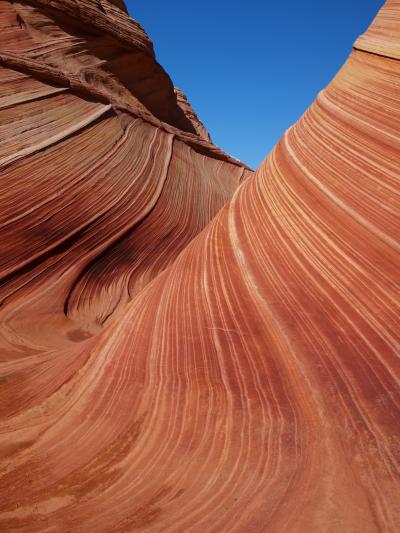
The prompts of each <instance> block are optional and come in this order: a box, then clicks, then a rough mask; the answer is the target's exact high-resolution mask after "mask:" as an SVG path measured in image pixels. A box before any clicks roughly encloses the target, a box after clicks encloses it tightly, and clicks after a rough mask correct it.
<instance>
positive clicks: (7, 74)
mask: <svg viewBox="0 0 400 533" xmlns="http://www.w3.org/2000/svg"><path fill="white" fill-rule="evenodd" d="M105 3H106V2H104V1H102V2H101V4H102V5H103V4H105ZM5 4H7V3H5ZM34 4H35V6H36V9H37V8H38V7H37V6H39V7H40V6H41V4H44V2H35V3H34ZM59 4H61V2H59ZM67 4H68V3H67V2H65V5H67ZM6 7H7V6H6ZM2 9H3V13H4V8H2ZM113 9H114V10H115V9H116V8H113ZM399 13H400V4H399V2H397V1H389V2H387V3H386V4H385V6H384V7H383V9H382V11H381V13H380V14H379V15H378V17H377V18H376V20H375V21H374V23H373V25H372V26H371V28H370V30H369V31H368V32H367V33H366V34H365V35H364V36H362V37H361V38H360V39H359V40H358V41H357V43H356V45H355V50H354V51H353V53H352V54H351V56H350V58H349V60H348V61H347V63H346V64H345V66H344V67H343V68H342V70H341V71H340V72H339V73H338V75H337V76H336V77H335V79H334V80H333V81H332V83H331V84H330V85H329V86H328V87H327V89H326V90H324V91H323V92H321V93H320V94H319V96H318V98H317V100H316V102H315V103H314V104H313V105H312V106H311V108H310V109H309V110H308V111H307V112H306V113H305V114H304V116H303V117H302V118H301V119H300V120H299V122H298V123H297V124H296V125H295V126H294V127H292V128H291V129H290V130H289V131H288V132H287V133H286V134H285V135H284V137H283V138H282V140H281V141H280V142H279V143H278V145H277V146H276V148H275V149H274V150H273V151H272V153H271V154H270V155H269V156H268V157H267V159H266V160H265V161H264V163H263V164H262V165H261V167H260V168H259V169H258V171H257V172H256V173H255V174H254V175H251V173H250V172H249V171H248V170H247V169H246V168H245V167H244V166H242V165H240V164H239V163H238V162H235V161H234V160H232V159H230V158H229V157H228V156H225V155H224V154H222V153H221V152H220V151H218V149H216V148H215V147H213V146H212V145H211V144H210V143H209V141H208V139H207V138H206V136H204V135H201V132H199V134H198V135H196V134H193V133H188V132H184V131H182V130H178V129H177V128H176V127H175V126H174V127H173V128H175V129H170V128H171V127H172V126H171V125H168V124H166V123H165V122H162V123H160V122H157V120H158V121H159V119H158V118H157V117H155V118H154V115H152V113H151V111H150V110H148V109H147V108H146V113H147V114H148V115H149V116H150V115H152V116H151V117H150V118H148V120H145V117H144V113H139V112H138V108H135V109H136V111H135V112H136V115H135V112H134V109H133V107H131V108H129V109H128V107H129V106H125V107H124V109H121V107H119V106H118V105H116V100H115V99H113V98H104V99H102V100H101V101H100V100H99V99H97V98H96V97H95V96H94V95H92V97H91V98H89V97H88V96H87V93H85V94H86V96H85V97H84V96H83V94H82V93H81V92H79V90H80V89H79V88H78V89H79V90H78V89H77V88H76V87H75V86H74V87H71V86H63V85H62V84H61V85H60V84H56V83H54V82H53V83H48V82H47V83H45V82H44V81H43V78H42V77H41V78H40V79H39V78H38V77H35V76H34V75H32V73H31V72H30V73H29V75H28V74H26V73H25V72H24V69H23V68H22V67H21V64H20V66H19V67H18V70H13V68H10V64H8V68H5V67H4V68H3V69H2V70H1V73H0V75H1V85H0V87H1V93H0V97H1V99H0V105H2V108H1V111H0V131H2V132H4V135H3V136H2V139H4V140H3V142H2V143H1V144H0V150H1V152H0V158H1V159H0V164H1V165H2V170H1V177H2V179H3V188H2V195H1V206H2V208H1V210H0V213H1V216H2V230H1V231H2V248H3V250H2V254H1V256H2V261H3V264H2V286H1V298H2V306H1V307H0V319H1V337H0V339H1V340H0V343H1V344H0V345H1V347H2V349H1V362H0V375H1V378H2V387H1V388H0V415H1V418H0V453H1V457H2V462H1V463H0V473H1V477H0V494H1V498H0V529H2V530H4V531H27V532H28V531H65V532H67V531H82V532H87V531H96V532H97V531H99V532H103V531H104V532H106V531H107V532H108V531H163V532H167V531H169V532H171V533H172V532H177V531H182V532H184V531H185V532H186V531H194V532H195V531H215V532H220V531H238V532H247V531H271V532H272V531H273V532H287V531H298V532H304V531H310V532H311V531H318V532H319V531H329V532H343V531H349V532H350V531H354V532H363V533H364V532H378V531H379V532H380V531H387V532H396V531H398V530H399V528H400V516H399V494H400V485H399V477H398V475H399V445H398V442H399V433H400V431H399V429H400V424H399V420H400V413H399V403H400V393H399V377H400V367H399V359H398V356H399V327H398V317H399V292H398V290H399V254H398V252H399V244H398V232H399V231H398V228H399V225H398V213H399V195H398V191H399V187H398V179H399V175H400V161H399V153H400V151H399V148H400V128H399V124H400V91H399V86H400V63H399V61H398V55H397V51H398V48H399V34H398V32H397V24H396V21H398V20H399V17H400V15H399ZM394 28H395V29H394ZM14 68H16V66H15V65H14ZM3 89H4V90H3ZM10 89H11V90H10ZM178 104H179V103H178ZM142 105H143V103H142ZM157 124H158V127H155V126H156V125H157ZM246 178H247V179H246ZM241 181H244V182H243V183H242V185H241V186H240V187H239V188H238V189H237V190H236V192H235V194H234V196H233V198H232V199H231V200H230V201H229V202H228V203H226V201H227V200H228V199H229V198H230V197H231V195H232V193H233V191H234V190H235V188H236V187H237V185H238V183H239V182H241ZM224 204H225V206H224V207H223V209H222V210H219V209H220V208H221V207H222V206H223V205H224ZM214 215H216V216H214ZM210 220H211V222H209V221H210ZM208 222H209V223H208ZM207 223H208V224H207ZM204 226H205V228H204ZM203 228H204V229H203Z"/></svg>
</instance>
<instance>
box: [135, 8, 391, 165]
mask: <svg viewBox="0 0 400 533" xmlns="http://www.w3.org/2000/svg"><path fill="white" fill-rule="evenodd" d="M382 3H383V0H379V1H378V0H333V1H332V0H331V1H330V0H320V1H319V2H318V1H316V0H302V1H298V0H297V1H296V0H286V1H285V2H281V1H279V0H274V1H273V2H272V1H268V0H247V1H243V0H242V1H240V0H201V1H196V0H186V1H183V0H173V1H165V0H158V1H151V0H127V1H126V4H127V7H128V10H129V12H130V14H131V16H132V17H133V18H135V19H136V20H138V22H140V23H141V24H142V26H143V27H144V28H145V30H146V31H147V33H148V34H149V35H150V37H151V39H152V40H153V42H154V47H155V51H156V55H157V59H158V61H159V63H161V64H162V65H163V67H164V68H165V69H166V71H167V72H168V73H169V75H170V76H171V78H172V80H173V82H174V84H175V85H176V86H177V87H179V88H180V89H182V90H183V91H184V92H185V93H186V94H187V96H188V98H189V100H190V102H191V104H192V106H193V107H194V109H195V111H196V112H197V114H198V115H199V118H200V119H201V120H202V121H203V122H204V124H205V126H206V128H207V129H208V131H209V132H210V134H211V136H212V138H213V141H214V143H215V144H217V145H218V146H220V147H221V148H222V149H224V150H225V151H226V152H228V153H230V154H231V155H233V156H235V157H237V158H239V159H241V160H242V161H244V162H246V163H248V164H249V165H250V166H251V167H253V168H256V167H258V165H259V164H260V163H261V161H262V160H263V159H264V157H265V156H266V155H267V154H268V152H269V151H270V150H271V149H272V148H273V146H274V145H275V144H276V142H277V141H278V140H279V138H280V137H281V135H282V134H283V133H284V131H285V130H286V129H287V128H288V127H289V126H291V125H292V124H293V123H294V122H296V120H297V119H298V118H299V117H300V116H301V115H302V114H303V112H304V111H305V110H306V109H307V107H308V106H309V105H310V104H311V103H312V102H313V100H314V99H315V97H316V95H317V93H318V92H319V91H320V90H321V89H322V88H323V87H325V86H326V85H327V84H328V83H329V81H330V80H331V79H332V77H333V76H334V75H335V73H336V72H337V70H338V69H339V68H340V67H341V65H342V64H343V63H344V61H345V59H346V57H347V56H348V54H349V53H350V51H351V47H352V44H353V42H354V41H355V39H356V38H357V37H358V35H360V34H361V33H362V32H364V31H365V30H366V28H367V27H368V25H369V24H370V22H371V21H372V19H373V18H374V16H375V14H376V12H377V11H378V9H379V8H380V7H381V5H382Z"/></svg>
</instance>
